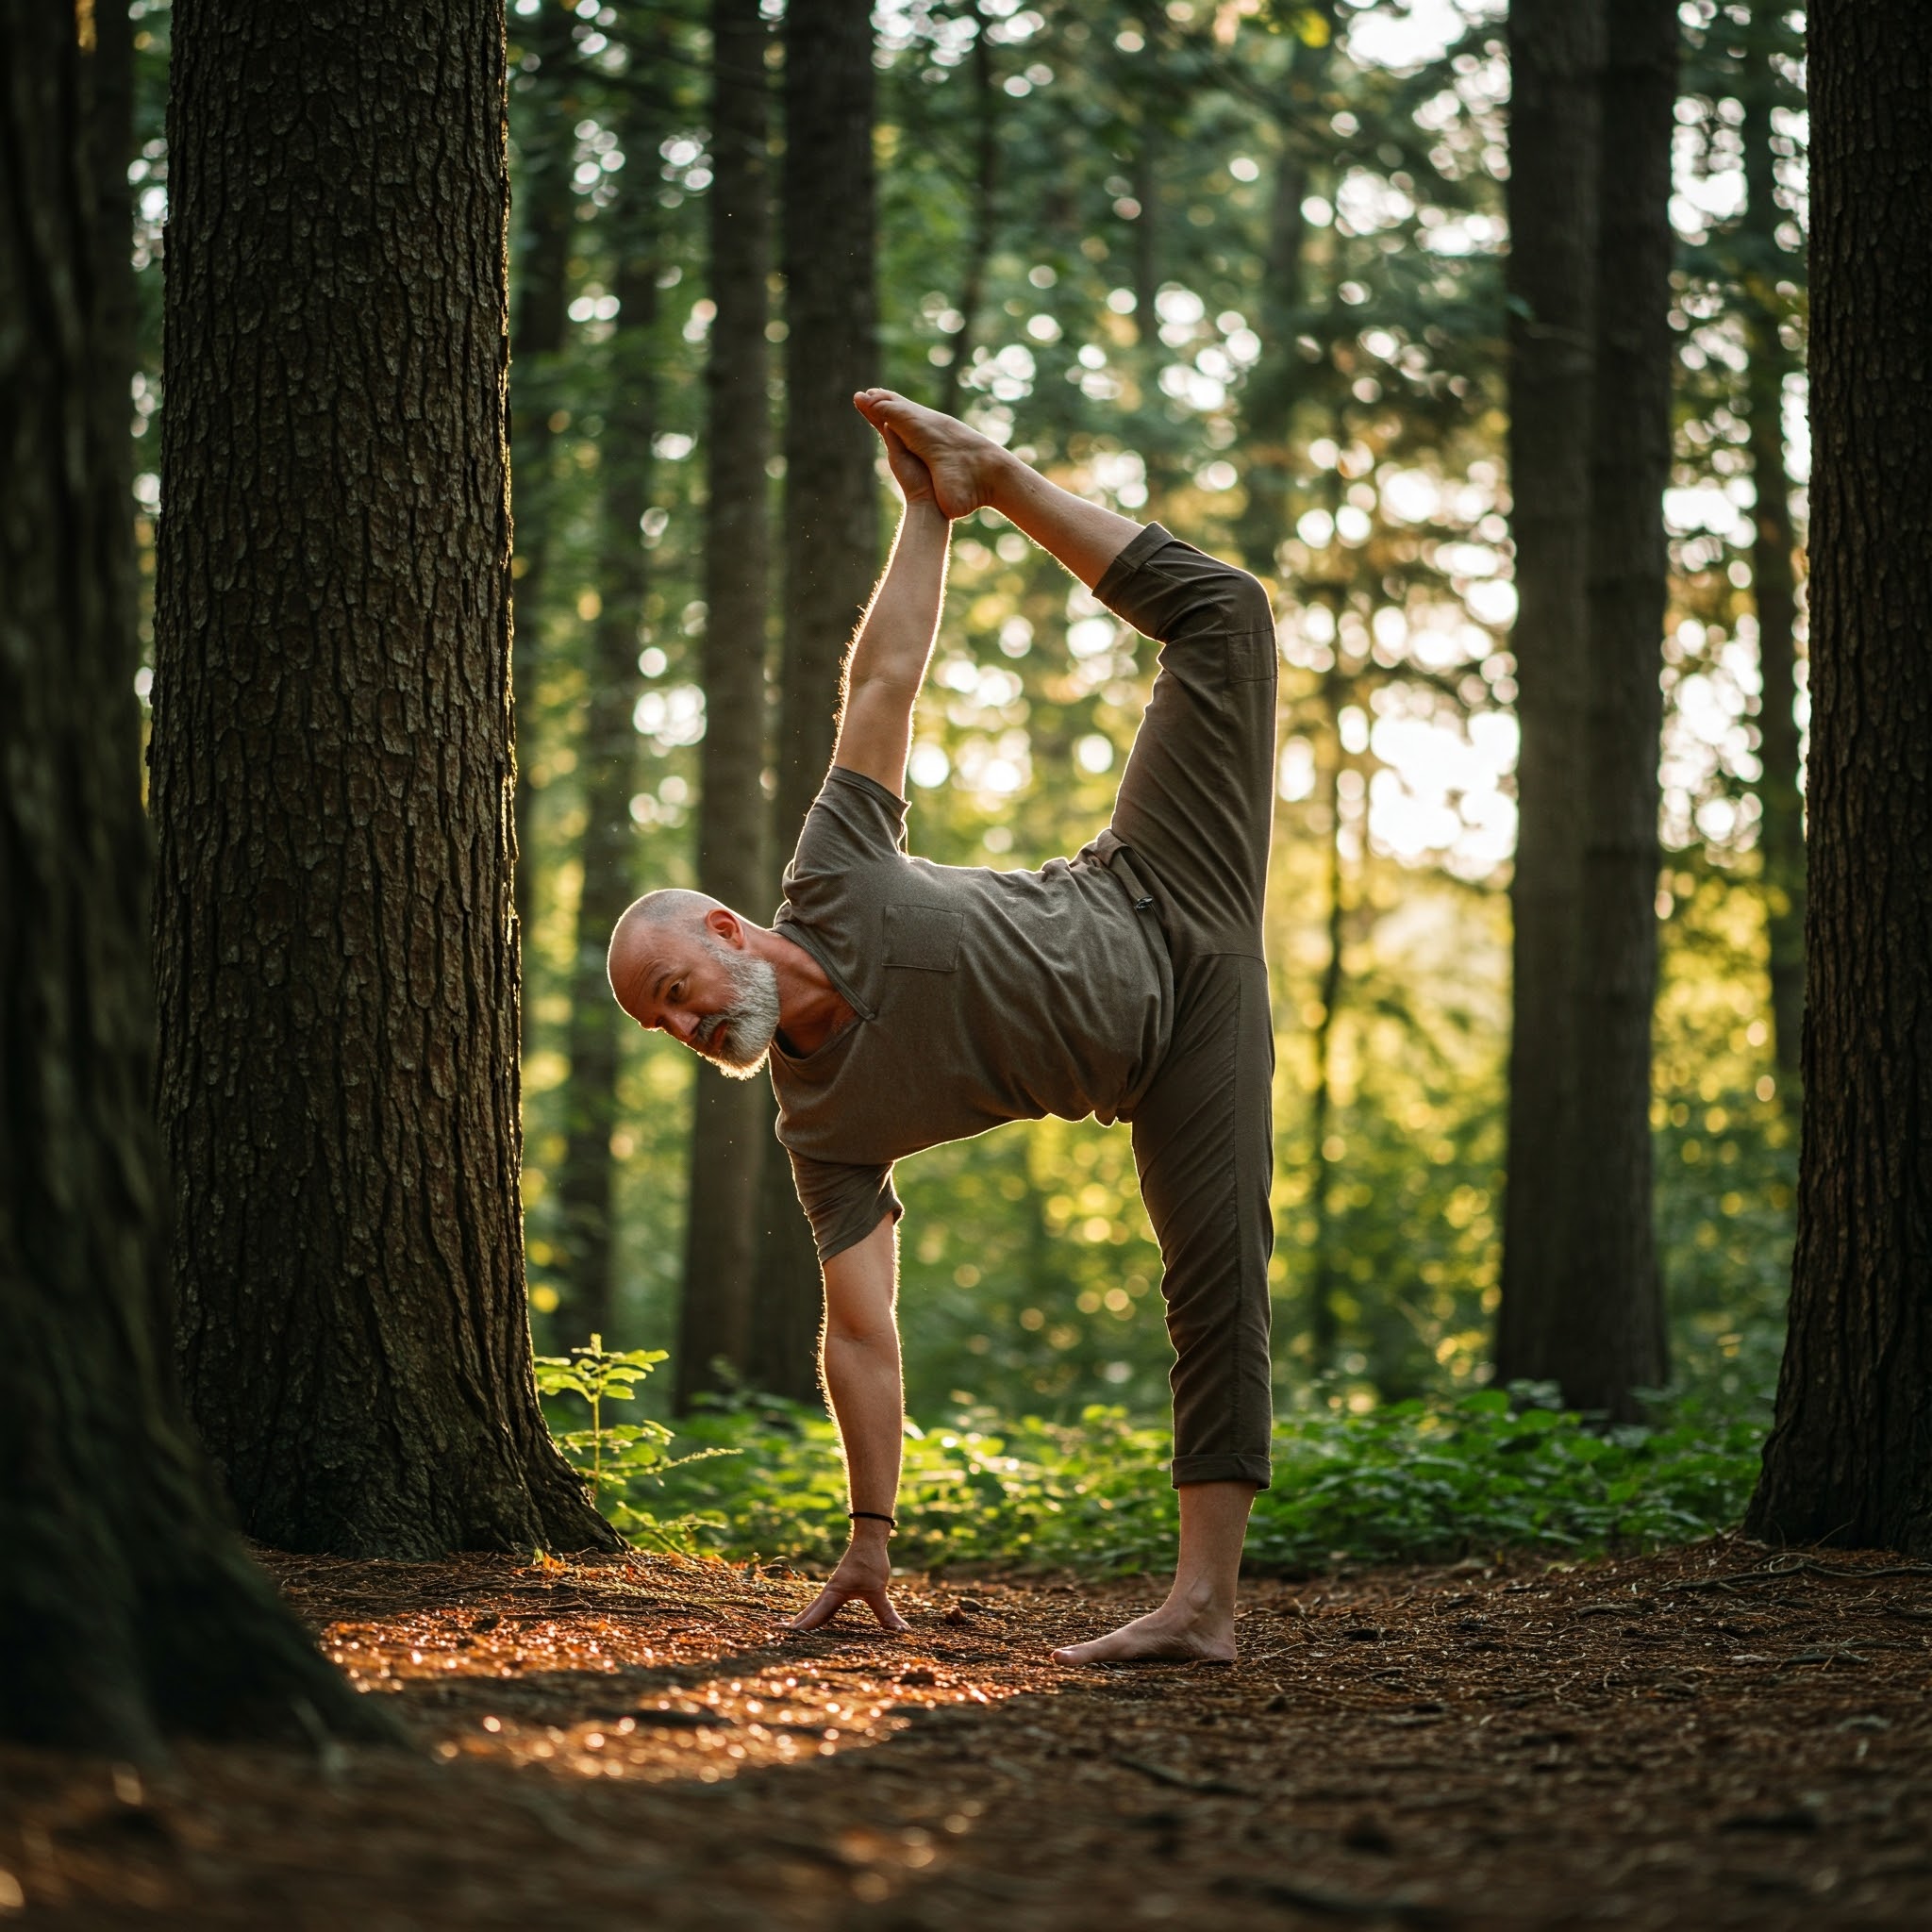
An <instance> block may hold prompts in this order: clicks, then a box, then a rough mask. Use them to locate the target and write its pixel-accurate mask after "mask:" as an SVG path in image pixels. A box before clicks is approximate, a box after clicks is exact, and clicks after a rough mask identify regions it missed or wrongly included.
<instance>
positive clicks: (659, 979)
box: [605, 887, 779, 1078]
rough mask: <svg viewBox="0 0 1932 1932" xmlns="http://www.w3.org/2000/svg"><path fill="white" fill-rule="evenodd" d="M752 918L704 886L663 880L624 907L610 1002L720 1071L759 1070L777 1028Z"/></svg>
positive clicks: (771, 977)
mask: <svg viewBox="0 0 1932 1932" xmlns="http://www.w3.org/2000/svg"><path fill="white" fill-rule="evenodd" d="M758 934H759V928H758V927H754V926H748V925H747V924H746V923H745V922H744V921H743V920H741V919H740V918H739V916H738V915H737V914H736V913H735V912H733V911H732V910H731V908H729V907H728V906H723V905H721V904H720V903H719V902H718V901H717V900H716V899H713V898H712V897H711V896H710V895H709V894H708V893H707V892H691V891H684V890H682V889H680V888H677V887H667V888H665V889H663V890H662V891H656V892H646V893H645V894H644V896H643V897H642V898H641V899H639V900H637V901H636V902H635V903H634V904H632V905H630V906H628V907H626V908H625V913H624V916H623V918H621V919H620V920H619V921H618V922H617V925H616V928H615V930H614V931H613V932H612V933H611V935H610V951H609V954H608V958H607V959H606V962H605V970H606V972H607V973H608V975H609V979H610V991H611V993H612V995H613V996H614V997H615V999H616V1001H617V1004H618V1005H619V1006H620V1007H622V1008H624V1010H625V1012H626V1013H628V1014H629V1015H630V1016H631V1018H632V1019H633V1020H635V1021H636V1022H637V1023H638V1024H639V1025H641V1026H649V1027H661V1028H662V1029H663V1030H664V1031H665V1032H667V1033H670V1034H672V1035H673V1036H674V1037H675V1038H676V1039H678V1040H681V1041H683V1042H684V1043H685V1045H687V1046H689V1047H691V1049H692V1050H693V1051H694V1052H697V1053H700V1054H703V1055H704V1056H705V1058H707V1059H708V1060H711V1061H713V1062H714V1063H715V1064H716V1065H717V1066H719V1067H720V1068H721V1069H722V1070H723V1071H724V1072H725V1073H727V1074H733V1075H734V1076H736V1077H739V1078H743V1077H745V1076H747V1075H749V1074H755V1073H757V1072H758V1068H759V1067H761V1066H762V1065H763V1064H764V1059H765V1054H766V1051H767V1049H768V1048H769V1047H770V1045H771V1043H772V1039H773V1036H774V1034H775V1033H776V1032H777V1030H778V1008H779V1000H778V982H777V975H776V974H774V972H773V970H772V967H771V965H770V963H769V962H768V961H766V960H764V959H760V958H757V957H756V956H755V952H754V946H755V943H756V941H757V938H758Z"/></svg>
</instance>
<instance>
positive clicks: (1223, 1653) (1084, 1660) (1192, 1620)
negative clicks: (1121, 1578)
mask: <svg viewBox="0 0 1932 1932" xmlns="http://www.w3.org/2000/svg"><path fill="white" fill-rule="evenodd" d="M1053 1660H1054V1662H1055V1663H1057V1664H1156V1663H1159V1664H1167V1663H1176V1664H1185V1663H1210V1664H1231V1663H1233V1661H1234V1619H1233V1618H1232V1617H1231V1616H1223V1617H1216V1616H1212V1615H1208V1614H1203V1613H1197V1612H1195V1611H1192V1610H1190V1609H1187V1608H1185V1607H1181V1608H1176V1607H1174V1606H1173V1605H1170V1604H1162V1605H1161V1607H1159V1608H1158V1610H1150V1611H1149V1612H1148V1614H1147V1615H1146V1616H1144V1617H1136V1618H1135V1619H1134V1621H1133V1622H1132V1623H1131V1624H1122V1625H1121V1627H1120V1628H1119V1629H1118V1630H1110V1631H1108V1634H1107V1635H1106V1636H1105V1637H1096V1638H1094V1639H1093V1641H1091V1643H1070V1644H1068V1645H1067V1646H1066V1648H1065V1649H1064V1650H1057V1651H1055V1652H1054V1654H1053Z"/></svg>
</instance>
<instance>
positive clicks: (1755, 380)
mask: <svg viewBox="0 0 1932 1932" xmlns="http://www.w3.org/2000/svg"><path fill="white" fill-rule="evenodd" d="M1758 11H1759V14H1760V16H1761V18H1760V19H1759V21H1758V22H1757V23H1756V24H1755V31H1754V32H1753V34H1752V36H1751V38H1750V40H1749V41H1748V42H1747V43H1746V48H1745V60H1744V71H1743V74H1742V75H1741V76H1740V93H1741V94H1742V96H1743V101H1742V105H1743V108H1744V125H1743V126H1742V127H1741V128H1740V137H1741V139H1742V142H1743V146H1744V193H1745V202H1744V216H1743V220H1742V222H1741V223H1740V234H1739V240H1740V244H1741V248H1742V252H1743V259H1742V261H1741V262H1740V283H1741V285H1742V286H1741V290H1740V304H1739V308H1740V313H1741V315H1742V318H1743V324H1744V345H1745V348H1746V350H1747V352H1748V354H1749V356H1750V362H1749V365H1748V367H1747V369H1746V372H1745V376H1744V408H1745V414H1746V418H1747V421H1748V423H1749V425H1750V446H1751V475H1752V480H1753V481H1754V483H1755V484H1756V485H1757V512H1756V518H1757V521H1756V527H1755V529H1754V532H1753V536H1752V543H1751V583H1752V587H1753V591H1752V594H1753V597H1754V599H1755V601H1756V603H1757V665H1758V673H1759V678H1760V682H1761V684H1762V686H1763V690H1762V693H1761V695H1760V697H1759V699H1758V709H1757V729H1758V747H1757V755H1758V762H1759V765H1760V767H1761V772H1760V775H1759V777H1758V783H1757V802H1758V805H1759V808H1760V809H1761V812H1762V816H1761V817H1760V818H1759V820H1758V827H1757V846H1758V851H1759V853H1760V854H1761V856H1762V861H1763V867H1764V871H1763V879H1764V898H1765V924H1766V927H1767V930H1768V933H1769V937H1770V941H1771V1016H1772V1044H1773V1048H1774V1053H1775V1055H1776V1059H1777V1070H1778V1074H1779V1075H1780V1077H1781V1078H1782V1079H1784V1080H1785V1081H1786V1083H1787V1084H1789V1083H1790V1082H1793V1081H1795V1080H1796V1078H1797V1076H1798V1072H1799V1062H1800V1059H1801V1057H1802V1052H1803V1046H1804V1021H1805V801H1804V794H1803V793H1802V792H1801V791H1800V790H1799V764H1798V721H1797V716H1796V705H1797V697H1798V689H1797V686H1798V676H1797V673H1798V659H1797V645H1796V641H1795V639H1796V629H1797V603H1798V599H1797V577H1796V571H1795V567H1794V564H1793V556H1794V553H1795V551H1796V548H1797V540H1796V537H1795V536H1794V534H1793V532H1792V528H1791V483H1790V472H1789V471H1788V469H1787V468H1786V463H1785V430H1784V398H1785V375H1786V373H1787V372H1788V371H1789V370H1790V366H1791V357H1790V351H1789V350H1787V349H1786V347H1785V345H1784V341H1783V340H1782V338H1781V336H1780V334H1779V324H1780V323H1781V321H1782V320H1783V317H1784V315H1785V312H1786V309H1787V307H1788V305H1787V304H1786V303H1785V302H1784V301H1783V300H1782V299H1781V298H1780V297H1779V295H1778V292H1777V284H1778V281H1779V279H1780V277H1781V275H1783V274H1785V273H1795V272H1796V271H1797V267H1798V265H1797V263H1795V262H1794V261H1793V260H1792V259H1791V258H1790V257H1789V256H1787V255H1786V254H1785V253H1784V251H1783V250H1782V249H1781V248H1780V247H1779V246H1778V242H1777V227H1778V222H1779V219H1780V216H1781V212H1782V211H1781V210H1780V209H1779V208H1778V205H1777V199H1776V193H1775V190H1776V185H1777V175H1776V170H1775V164H1774V157H1773V155H1772V149H1771V110H1772V107H1773V104H1774V101H1775V99H1776V83H1775V79H1774V74H1773V70H1772V63H1771V56H1770V47H1769V42H1768V38H1767V37H1768V34H1769V33H1770V32H1771V31H1773V30H1774V25H1775V24H1774V21H1773V20H1772V19H1771V18H1770V17H1769V16H1770V15H1771V13H1772V12H1773V9H1772V8H1768V7H1764V6H1762V5H1760V7H1759V9H1758Z"/></svg>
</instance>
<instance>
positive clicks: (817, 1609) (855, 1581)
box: [786, 1521, 908, 1631]
mask: <svg viewBox="0 0 1932 1932" xmlns="http://www.w3.org/2000/svg"><path fill="white" fill-rule="evenodd" d="M891 1580H892V1559H891V1554H890V1553H889V1551H888V1550H887V1547H886V1525H885V1524H879V1523H872V1522H864V1521H861V1522H858V1523H855V1524H853V1525H852V1541H851V1543H850V1544H849V1545H848V1546H847V1548H846V1551H845V1554H844V1555H843V1556H842V1557H840V1559H839V1567H838V1568H837V1569H836V1570H834V1571H833V1572H832V1574H831V1579H830V1581H829V1582H827V1583H826V1585H825V1587H824V1589H823V1590H822V1591H819V1593H818V1595H817V1596H816V1597H814V1598H813V1599H812V1601H811V1602H810V1603H809V1604H808V1605H807V1607H805V1608H804V1609H802V1610H800V1611H799V1613H798V1614H797V1616H795V1617H793V1618H792V1619H791V1621H790V1622H789V1623H788V1624H787V1625H786V1627H787V1628H788V1629H791V1630H801V1631H802V1630H816V1629H818V1628H819V1626H820V1625H821V1624H829V1623H830V1622H831V1621H832V1619H833V1618H834V1617H836V1616H837V1615H838V1614H839V1612H840V1611H841V1609H842V1608H843V1607H845V1606H846V1605H847V1604H849V1603H862V1604H866V1605H868V1606H869V1607H871V1610H872V1613H873V1615H874V1617H876V1618H877V1619H878V1622H879V1627H880V1628H881V1629H883V1630H892V1631H898V1630H904V1629H907V1628H908V1624H907V1622H906V1620H905V1618H904V1617H902V1616H901V1615H900V1614H899V1613H898V1611H897V1610H895V1609H894V1608H893V1607H892V1600H891V1596H890V1595H888V1594H887V1591H888V1589H889V1587H890V1586H891Z"/></svg>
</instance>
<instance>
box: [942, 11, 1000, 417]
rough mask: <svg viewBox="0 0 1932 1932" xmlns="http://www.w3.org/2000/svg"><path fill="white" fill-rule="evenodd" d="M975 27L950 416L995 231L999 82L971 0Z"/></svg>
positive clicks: (969, 355)
mask: <svg viewBox="0 0 1932 1932" xmlns="http://www.w3.org/2000/svg"><path fill="white" fill-rule="evenodd" d="M972 11H973V17H974V20H975V21H976V22H977V23H978V26H979V31H978V32H977V33H975V34H974V37H973V221H972V226H971V229H970V235H971V239H970V240H969V241H968V242H967V244H966V272H965V274H964V275H962V276H961V277H960V280H959V332H958V334H957V335H956V336H955V337H954V338H953V359H952V360H951V361H950V362H948V363H947V364H946V373H945V375H944V376H943V377H942V378H941V382H940V405H939V406H940V408H941V411H942V412H943V413H944V414H945V415H948V416H957V415H958V413H959V403H960V396H961V385H962V384H963V383H964V381H965V378H966V372H967V370H968V368H969V367H971V365H972V361H973V339H974V335H975V334H976V333H977V330H978V326H979V311H980V309H981V308H983V307H984V306H985V304H986V272H987V268H988V266H989V265H990V263H991V260H992V244H993V238H994V237H995V236H996V235H997V234H998V232H999V189H1000V84H999V74H998V71H997V69H996V67H995V65H994V62H993V58H992V40H991V36H990V35H989V34H988V32H987V29H988V28H989V27H990V26H991V25H992V23H991V21H990V20H989V19H988V17H987V14H986V11H985V9H984V8H983V7H981V6H980V5H979V4H978V0H973V4H972Z"/></svg>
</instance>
